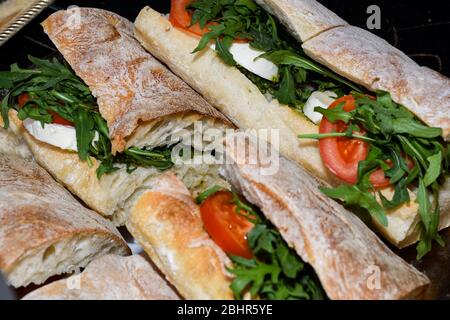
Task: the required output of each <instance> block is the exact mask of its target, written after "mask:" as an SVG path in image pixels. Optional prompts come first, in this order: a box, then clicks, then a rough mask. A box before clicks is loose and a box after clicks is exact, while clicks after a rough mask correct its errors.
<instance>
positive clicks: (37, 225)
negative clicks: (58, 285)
mask: <svg viewBox="0 0 450 320" xmlns="http://www.w3.org/2000/svg"><path fill="white" fill-rule="evenodd" d="M109 253H114V254H119V255H126V254H128V253H129V249H128V247H127V244H126V243H125V241H124V240H123V238H122V237H121V236H120V234H119V232H118V231H117V230H116V229H115V228H114V226H113V225H112V224H111V223H110V222H109V221H107V220H105V219H104V218H102V217H101V216H99V215H98V214H97V213H95V212H93V211H90V210H88V209H86V208H85V207H83V206H82V205H81V204H80V203H79V202H78V201H77V200H75V198H74V197H73V196H72V195H70V193H69V192H68V191H66V190H65V189H64V188H63V187H62V186H61V185H59V184H58V183H56V182H55V181H54V180H53V179H52V178H51V177H50V175H49V174H48V173H47V172H45V170H44V169H42V168H40V167H39V166H38V165H37V164H36V163H35V162H34V161H30V159H22V158H18V157H7V156H3V155H2V156H0V269H1V270H2V271H3V273H4V274H5V275H6V276H7V278H8V281H9V282H10V284H11V285H13V286H15V287H21V286H26V285H28V284H30V283H35V284H40V283H43V282H45V280H46V279H48V278H49V277H51V276H53V275H58V274H62V273H70V272H72V271H74V270H75V269H77V268H83V267H85V266H86V265H87V264H88V263H89V262H90V261H91V260H93V259H95V258H96V257H99V256H102V255H105V254H109Z"/></svg>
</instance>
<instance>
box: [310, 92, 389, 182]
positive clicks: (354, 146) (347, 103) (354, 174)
mask: <svg viewBox="0 0 450 320" xmlns="http://www.w3.org/2000/svg"><path fill="white" fill-rule="evenodd" d="M341 103H344V110H345V111H347V112H350V111H352V110H354V109H355V98H354V97H353V96H352V95H348V96H344V97H342V98H340V99H337V100H336V101H335V102H333V103H332V104H331V105H330V106H329V107H328V108H329V109H333V108H336V107H337V106H338V105H340V104H341ZM347 128H348V125H346V124H345V123H344V122H342V121H337V122H336V123H331V122H330V121H328V120H327V119H326V118H325V117H324V118H323V119H322V121H321V122H320V126H319V132H320V133H332V132H345V131H346V130H347ZM361 133H363V132H361ZM319 149H320V155H321V157H322V160H323V162H324V163H325V166H326V167H327V168H328V169H329V170H330V171H331V172H332V173H333V174H334V175H336V176H337V177H338V178H340V179H342V180H344V181H345V182H348V183H351V184H355V183H357V182H358V163H359V162H360V161H363V160H365V159H366V157H367V153H368V152H369V144H368V143H367V142H365V141H361V140H358V139H349V138H345V137H336V138H324V139H320V141H319ZM370 182H371V183H372V185H373V186H374V187H375V188H383V187H387V186H389V185H390V182H389V178H386V177H385V176H384V172H383V170H382V169H381V168H380V169H377V170H376V171H374V172H373V173H372V175H371V176H370Z"/></svg>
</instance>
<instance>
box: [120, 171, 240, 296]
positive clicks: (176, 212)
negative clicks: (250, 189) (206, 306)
mask: <svg viewBox="0 0 450 320" xmlns="http://www.w3.org/2000/svg"><path fill="white" fill-rule="evenodd" d="M149 187H150V189H149V190H146V191H144V192H143V193H142V194H141V195H139V196H137V197H136V200H135V201H134V202H133V204H132V205H131V211H130V213H129V218H128V221H127V224H126V226H127V229H128V231H130V233H131V234H132V235H133V236H134V237H135V239H136V240H137V241H138V242H139V244H140V245H141V246H142V247H143V248H144V250H145V251H146V252H147V254H148V255H149V256H150V258H151V259H152V261H153V262H154V263H155V264H156V265H157V266H158V268H159V269H160V270H161V271H162V272H163V273H164V274H165V275H166V277H167V279H168V280H169V281H170V282H171V283H172V284H173V285H174V286H175V287H176V288H177V290H178V291H179V292H180V294H181V295H182V296H183V297H184V298H186V299H205V300H208V299H214V300H217V299H231V298H232V297H233V295H232V292H231V290H230V288H229V285H230V280H231V275H230V274H228V273H227V272H226V266H227V265H229V263H230V261H229V259H228V258H227V256H226V254H225V253H224V252H223V251H222V250H221V249H220V248H219V247H218V246H217V245H216V244H215V243H214V242H213V241H212V240H211V239H210V238H209V236H208V234H207V233H206V231H205V230H204V229H203V223H202V220H201V218H200V212H199V209H198V206H197V205H196V204H195V202H194V199H193V198H192V196H191V194H190V193H189V190H188V189H187V188H186V186H185V185H184V184H183V182H182V181H180V180H179V179H178V178H177V177H176V176H175V175H174V174H173V173H171V172H167V173H165V174H163V175H161V176H159V177H157V178H155V179H154V180H153V181H152V182H151V184H150V186H149Z"/></svg>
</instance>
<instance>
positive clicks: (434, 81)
mask: <svg viewBox="0 0 450 320" xmlns="http://www.w3.org/2000/svg"><path fill="white" fill-rule="evenodd" d="M343 44H345V45H343ZM302 47H303V49H304V51H305V53H306V54H307V55H308V56H310V57H311V58H313V59H314V60H316V61H318V62H320V63H321V64H323V65H325V66H327V67H329V68H330V69H331V70H333V71H335V72H336V73H338V74H340V75H342V76H345V77H346V78H347V79H350V80H352V81H354V82H356V83H358V84H361V85H363V86H365V87H366V88H367V89H369V90H372V91H377V90H382V91H387V92H389V93H390V94H391V96H392V99H393V100H394V101H396V102H398V103H400V104H403V105H404V106H406V107H407V108H408V109H409V110H410V111H411V112H412V113H414V114H415V115H416V116H417V117H418V118H419V119H421V120H422V121H423V122H425V123H426V124H428V125H429V126H431V127H437V128H442V130H443V134H442V135H443V137H444V138H445V139H446V140H448V139H450V117H449V113H450V79H448V78H447V77H445V76H443V75H441V74H439V73H438V72H436V71H433V70H431V69H428V68H425V67H421V66H419V65H418V64H417V63H415V62H414V61H413V60H412V59H411V58H409V57H408V56H407V55H406V54H404V53H403V52H401V51H400V50H398V49H397V48H394V47H393V46H391V45H390V44H389V43H388V42H386V41H385V40H383V39H381V38H379V37H377V36H376V35H374V34H373V33H370V32H369V31H366V30H363V29H360V28H357V27H352V26H346V27H339V28H334V29H332V30H329V31H326V32H323V33H321V34H320V35H318V36H316V37H314V38H312V39H310V40H308V41H306V42H305V43H303V45H302Z"/></svg>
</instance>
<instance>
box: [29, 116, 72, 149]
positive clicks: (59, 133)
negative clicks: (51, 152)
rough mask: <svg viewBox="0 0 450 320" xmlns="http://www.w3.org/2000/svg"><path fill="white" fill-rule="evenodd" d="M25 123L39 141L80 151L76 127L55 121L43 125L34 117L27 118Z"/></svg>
mask: <svg viewBox="0 0 450 320" xmlns="http://www.w3.org/2000/svg"><path fill="white" fill-rule="evenodd" d="M23 125H24V126H25V129H27V131H28V132H29V133H30V134H31V135H32V136H33V137H35V138H36V139H37V140H39V141H42V142H45V143H48V144H51V145H52V146H55V147H58V148H61V149H65V150H72V151H78V149H77V136H76V132H75V127H72V126H65V125H61V124H55V123H47V124H45V125H44V127H42V125H41V123H40V122H39V121H36V120H33V119H25V120H24V121H23Z"/></svg>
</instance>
